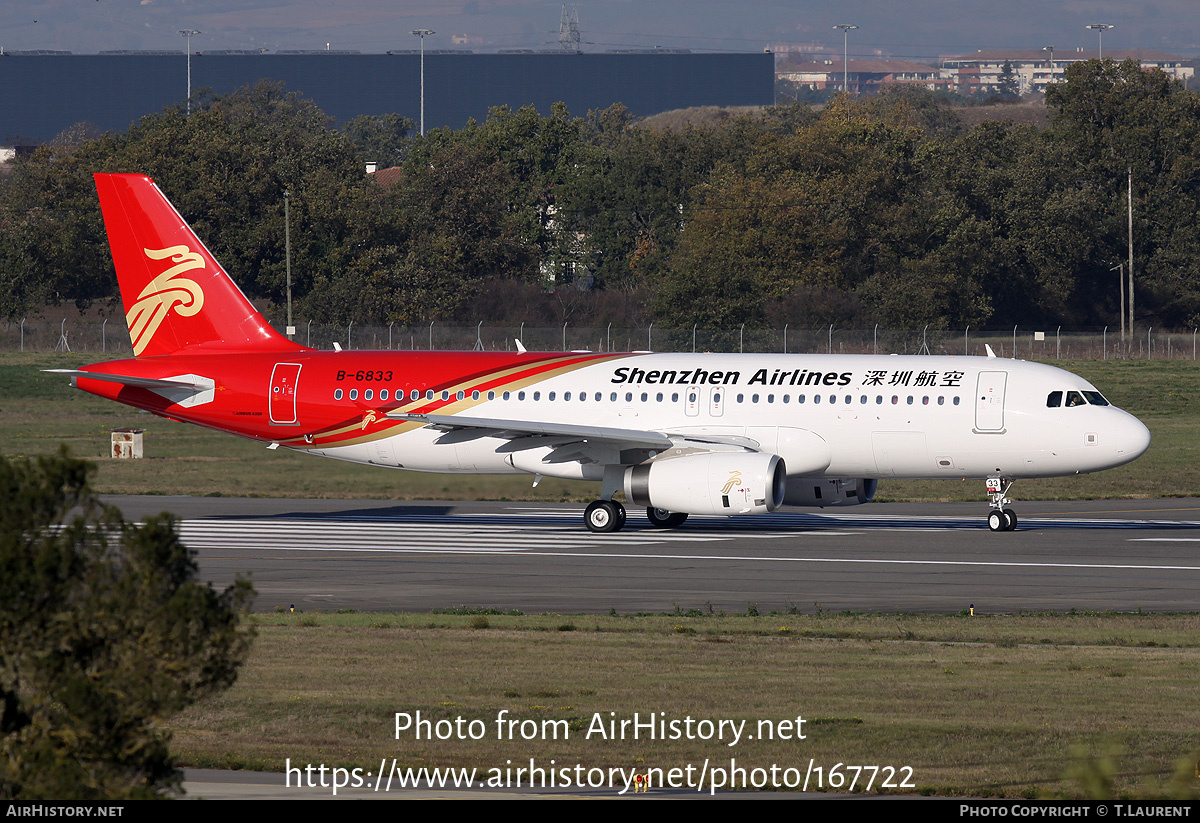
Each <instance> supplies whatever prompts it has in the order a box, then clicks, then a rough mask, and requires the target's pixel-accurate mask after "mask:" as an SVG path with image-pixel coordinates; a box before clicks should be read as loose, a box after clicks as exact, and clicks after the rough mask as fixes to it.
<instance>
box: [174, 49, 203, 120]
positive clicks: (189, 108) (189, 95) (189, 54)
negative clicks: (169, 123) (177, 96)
mask: <svg viewBox="0 0 1200 823" xmlns="http://www.w3.org/2000/svg"><path fill="white" fill-rule="evenodd" d="M179 33H180V34H181V35H183V37H184V38H185V39H186V40H187V67H188V85H187V113H188V114H191V113H192V35H193V34H200V32H198V31H196V30H195V29H180V30H179Z"/></svg>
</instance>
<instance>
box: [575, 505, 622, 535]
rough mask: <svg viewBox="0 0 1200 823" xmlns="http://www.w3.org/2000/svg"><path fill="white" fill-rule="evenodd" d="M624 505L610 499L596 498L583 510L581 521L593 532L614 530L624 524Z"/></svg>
mask: <svg viewBox="0 0 1200 823" xmlns="http://www.w3.org/2000/svg"><path fill="white" fill-rule="evenodd" d="M624 515H625V507H624V506H622V505H621V504H620V503H614V502H613V501H611V500H596V501H594V502H592V503H589V504H588V507H587V508H586V509H584V512H583V522H584V523H586V524H587V527H588V529H590V530H591V531H594V532H615V531H616V530H617V529H619V528H621V526H623V525H624V524H625V516H624Z"/></svg>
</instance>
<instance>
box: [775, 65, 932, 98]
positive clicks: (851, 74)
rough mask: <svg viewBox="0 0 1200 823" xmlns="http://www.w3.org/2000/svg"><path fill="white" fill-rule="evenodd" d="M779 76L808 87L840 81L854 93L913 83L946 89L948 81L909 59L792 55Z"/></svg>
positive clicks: (833, 85)
mask: <svg viewBox="0 0 1200 823" xmlns="http://www.w3.org/2000/svg"><path fill="white" fill-rule="evenodd" d="M776 77H777V78H778V79H780V80H788V81H790V82H792V83H795V84H797V85H799V86H806V87H808V88H810V89H814V90H820V89H827V88H828V89H840V88H841V87H842V82H843V80H845V82H846V83H847V84H848V85H849V88H850V91H851V93H853V94H872V93H874V92H876V91H878V90H879V88H880V87H881V86H894V85H914V86H923V87H924V88H927V89H933V90H936V89H945V88H947V84H948V81H947V80H946V79H945V78H943V77H942V76H941V73H940V72H939V71H938V69H937V68H936V67H934V66H926V65H924V64H922V63H913V62H910V61H908V60H850V61H848V62H846V63H843V62H842V60H841V59H840V58H838V59H832V58H830V59H825V60H797V59H795V58H792V59H790V60H788V61H786V62H785V63H784V64H782V65H781V66H780V67H779V69H778V71H777V72H776Z"/></svg>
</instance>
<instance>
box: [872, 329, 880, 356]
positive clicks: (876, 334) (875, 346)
mask: <svg viewBox="0 0 1200 823" xmlns="http://www.w3.org/2000/svg"><path fill="white" fill-rule="evenodd" d="M873 346H874V351H875V354H879V324H878V323H876V324H875V343H874V344H873Z"/></svg>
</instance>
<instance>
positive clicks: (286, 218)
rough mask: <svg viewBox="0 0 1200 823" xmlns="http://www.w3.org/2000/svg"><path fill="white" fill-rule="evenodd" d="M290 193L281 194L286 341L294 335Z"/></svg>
mask: <svg viewBox="0 0 1200 823" xmlns="http://www.w3.org/2000/svg"><path fill="white" fill-rule="evenodd" d="M291 202H292V193H291V192H289V191H287V190H286V189H284V192H283V248H284V259H285V260H286V261H287V310H288V312H287V339H288V340H291V339H292V337H294V336H295V334H296V327H295V326H293V325H292V211H291Z"/></svg>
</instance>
